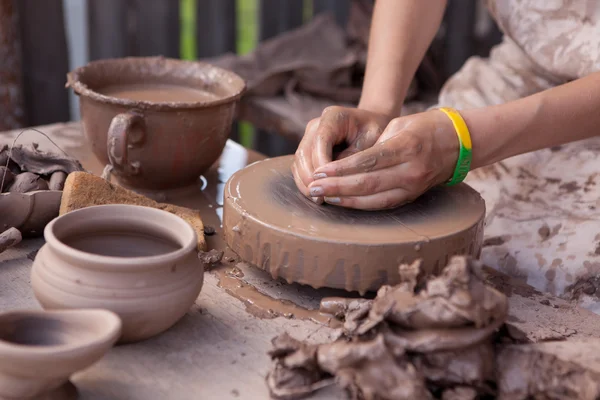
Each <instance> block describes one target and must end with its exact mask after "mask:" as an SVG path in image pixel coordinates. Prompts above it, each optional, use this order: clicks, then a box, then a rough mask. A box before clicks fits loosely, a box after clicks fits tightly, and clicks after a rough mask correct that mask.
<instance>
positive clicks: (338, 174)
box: [296, 110, 459, 210]
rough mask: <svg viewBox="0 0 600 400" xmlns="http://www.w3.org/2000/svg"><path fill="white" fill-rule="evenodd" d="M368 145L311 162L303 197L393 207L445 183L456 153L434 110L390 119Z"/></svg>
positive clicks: (450, 131) (448, 126)
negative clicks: (309, 179)
mask: <svg viewBox="0 0 600 400" xmlns="http://www.w3.org/2000/svg"><path fill="white" fill-rule="evenodd" d="M370 144H372V147H371V146H369V147H370V148H368V149H366V150H363V151H360V152H358V153H356V154H353V155H350V156H348V157H346V158H344V159H341V160H337V161H333V162H329V163H325V164H324V163H323V161H325V160H321V159H318V158H317V161H318V162H319V166H318V167H316V168H315V170H314V176H315V178H316V179H315V180H314V181H313V182H311V183H310V184H309V185H308V190H309V195H310V196H312V197H316V196H324V197H325V202H327V203H330V204H334V205H339V206H343V207H349V208H357V209H364V210H375V209H385V208H393V207H397V206H399V205H402V204H404V203H407V202H410V201H413V200H414V199H416V198H417V197H418V196H420V195H421V194H422V193H423V192H425V191H427V190H428V189H429V188H431V187H433V186H435V185H438V184H441V183H443V182H446V181H448V180H449V179H450V178H451V176H452V174H453V172H454V168H455V167H456V162H457V160H458V153H459V142H458V138H457V136H456V133H455V130H454V127H453V125H452V122H451V121H450V119H449V118H448V117H447V116H446V115H445V114H444V113H443V112H441V111H438V110H433V111H427V112H424V113H420V114H415V115H411V116H407V117H401V118H396V119H394V120H392V121H391V122H390V123H389V125H388V126H387V128H386V129H385V131H384V132H383V133H382V134H381V135H378V137H377V139H376V141H374V143H372V141H369V145H370ZM321 146H322V145H321ZM304 151H306V150H304ZM301 155H302V153H300V157H298V156H297V158H296V159H297V160H298V159H300V160H302V157H301ZM313 165H315V164H314V161H313ZM309 170H310V168H307V171H309ZM303 173H306V172H304V171H303ZM303 182H304V180H303Z"/></svg>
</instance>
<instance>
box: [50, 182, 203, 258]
mask: <svg viewBox="0 0 600 400" xmlns="http://www.w3.org/2000/svg"><path fill="white" fill-rule="evenodd" d="M104 204H130V205H138V206H144V207H152V208H158V209H160V210H165V211H168V212H170V213H172V214H175V215H177V216H179V217H181V218H183V219H184V220H185V221H187V223H189V224H190V225H191V226H192V228H194V230H195V231H196V234H197V235H198V250H206V241H205V240H204V224H203V223H202V218H201V217H200V213H199V212H198V211H197V210H192V209H189V208H185V207H178V206H174V205H171V204H163V203H157V202H156V201H154V200H151V199H149V198H147V197H145V196H142V195H140V194H137V193H134V192H132V191H130V190H127V189H125V188H123V187H120V186H117V185H113V184H111V183H110V182H108V181H106V180H104V179H102V178H100V177H99V176H96V175H93V174H89V173H87V172H73V173H71V174H69V176H68V177H67V181H66V182H65V187H64V189H63V195H62V200H61V204H60V214H61V215H62V214H66V213H68V212H70V211H73V210H78V209H80V208H85V207H89V206H99V205H104Z"/></svg>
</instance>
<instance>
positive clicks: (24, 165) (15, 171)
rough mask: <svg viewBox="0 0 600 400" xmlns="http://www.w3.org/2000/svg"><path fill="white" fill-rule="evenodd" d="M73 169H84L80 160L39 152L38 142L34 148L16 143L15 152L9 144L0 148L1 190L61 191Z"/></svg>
mask: <svg viewBox="0 0 600 400" xmlns="http://www.w3.org/2000/svg"><path fill="white" fill-rule="evenodd" d="M7 165H8V167H7ZM74 171H83V167H82V166H81V164H80V163H79V161H77V160H75V159H72V158H68V157H62V156H59V155H56V154H52V153H47V152H43V151H40V150H39V149H38V145H37V144H36V143H33V144H32V146H31V148H27V147H23V146H15V147H13V149H12V151H10V149H9V146H8V145H3V146H1V147H0V185H2V187H1V188H0V189H1V192H9V193H28V192H32V191H35V190H62V189H63V186H64V184H65V180H66V178H67V175H68V174H70V173H71V172H74ZM2 180H4V183H3V184H2Z"/></svg>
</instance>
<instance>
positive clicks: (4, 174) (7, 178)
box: [0, 165, 15, 193]
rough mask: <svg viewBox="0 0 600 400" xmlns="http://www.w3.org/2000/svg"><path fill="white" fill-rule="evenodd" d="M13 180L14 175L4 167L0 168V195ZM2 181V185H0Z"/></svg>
mask: <svg viewBox="0 0 600 400" xmlns="http://www.w3.org/2000/svg"><path fill="white" fill-rule="evenodd" d="M14 180H15V174H13V173H12V171H11V170H9V169H8V168H7V167H5V166H4V165H2V166H0V193H2V192H6V191H8V188H9V187H10V184H11V183H13V181H14ZM3 181H4V183H2V182H3Z"/></svg>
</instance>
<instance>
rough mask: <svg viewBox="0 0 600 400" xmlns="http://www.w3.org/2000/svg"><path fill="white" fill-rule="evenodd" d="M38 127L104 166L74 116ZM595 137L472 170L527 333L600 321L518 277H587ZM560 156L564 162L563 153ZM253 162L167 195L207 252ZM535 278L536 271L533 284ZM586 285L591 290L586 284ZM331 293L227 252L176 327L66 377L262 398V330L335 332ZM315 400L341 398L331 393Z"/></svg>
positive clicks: (234, 149) (9, 275)
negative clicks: (327, 312)
mask: <svg viewBox="0 0 600 400" xmlns="http://www.w3.org/2000/svg"><path fill="white" fill-rule="evenodd" d="M39 129H40V130H42V131H43V132H45V133H47V134H49V135H50V137H51V138H52V139H53V140H54V141H55V142H56V143H57V144H58V145H59V146H60V147H61V148H63V149H64V150H65V151H66V152H67V153H69V154H70V155H72V156H73V157H76V158H78V159H79V160H80V161H81V162H82V164H83V165H84V167H85V168H86V169H87V170H89V171H91V172H94V173H97V174H99V173H100V172H101V170H102V167H103V166H102V165H100V164H99V162H98V161H97V160H96V159H95V157H94V156H93V155H92V154H91V153H90V151H89V149H88V148H87V146H86V143H85V139H84V137H83V134H82V132H81V129H80V125H79V124H77V123H69V124H57V125H50V126H44V127H39ZM17 133H18V132H17V131H12V132H4V133H0V144H3V143H7V142H11V141H12V138H14V137H15V136H16V134H17ZM32 142H37V143H39V145H40V148H41V149H43V150H52V147H53V146H52V145H51V144H50V143H49V142H48V141H47V140H46V139H44V138H43V137H41V136H40V135H39V134H36V133H34V132H32V131H28V132H27V133H25V134H24V135H23V136H21V139H20V140H19V142H18V143H21V144H27V143H32ZM595 143H596V144H595V147H594V146H592V145H591V144H589V143H588V144H585V143H584V144H575V145H574V147H570V148H567V149H565V153H564V154H562V153H561V152H557V151H551V150H546V151H543V152H541V153H534V154H532V155H528V156H523V157H521V158H515V159H512V160H508V161H507V162H505V163H504V164H498V165H495V166H492V167H490V168H487V169H483V170H480V171H477V172H476V173H474V174H472V176H471V177H470V178H469V181H470V183H471V184H472V185H473V186H474V187H475V188H476V189H478V190H480V191H481V192H482V195H483V197H484V199H485V200H486V204H487V207H488V216H487V226H486V237H487V239H488V240H487V246H486V247H485V248H484V251H483V254H482V258H483V260H484V261H485V262H486V263H487V264H488V265H490V266H491V267H494V268H496V269H499V270H503V271H505V272H508V273H509V274H511V273H512V274H513V275H515V276H516V277H517V280H516V281H515V282H512V283H507V282H508V281H504V280H502V281H501V282H499V283H498V285H497V286H498V287H504V288H505V289H506V290H505V292H506V293H507V294H508V295H509V303H510V307H511V317H509V321H512V322H513V323H514V324H516V325H517V326H519V327H520V328H521V329H523V331H525V332H528V333H530V334H531V335H532V337H534V339H535V338H538V339H540V340H541V339H544V338H545V339H548V338H557V339H558V338H576V337H589V336H594V335H596V332H598V328H597V327H599V326H600V323H598V321H599V320H600V317H598V316H596V315H594V314H591V313H590V312H589V311H587V310H583V309H581V308H578V307H575V306H574V305H573V304H571V303H569V302H566V301H563V300H558V299H556V298H554V297H546V295H543V294H541V293H538V292H534V291H532V290H531V288H529V287H528V286H527V285H524V283H525V282H529V283H533V284H534V286H537V287H538V289H541V290H545V289H553V290H554V292H555V293H556V292H557V288H558V286H554V287H552V286H548V285H547V284H545V282H548V281H551V280H549V278H551V277H553V276H552V275H551V274H550V273H548V272H547V271H555V277H560V278H561V279H562V277H564V276H568V275H566V274H567V273H571V274H572V279H575V276H576V275H573V273H574V272H576V271H580V273H581V274H584V273H585V274H588V275H582V276H585V277H586V278H581V279H585V282H588V281H590V285H593V284H594V283H595V281H594V279H593V278H594V277H595V276H596V274H597V271H599V270H600V269H598V267H596V266H597V265H600V256H598V255H597V254H596V253H597V251H596V246H597V242H598V240H599V239H598V237H600V236H596V234H595V233H594V230H593V229H592V228H593V226H596V225H597V224H596V220H597V211H596V208H595V204H596V203H597V202H598V201H600V200H598V199H599V198H600V196H598V193H597V189H596V186H595V181H594V179H595V176H596V175H595V174H596V173H595V172H594V169H593V163H592V162H593V160H594V159H595V154H597V150H600V141H597V142H595ZM577 146H579V147H577ZM595 151H596V153H594V152H595ZM567 156H571V157H573V158H572V159H571V160H566V158H567ZM261 158H263V157H262V156H261V155H259V154H257V153H255V152H252V151H247V150H245V149H244V148H243V147H241V146H239V145H237V144H235V143H233V142H229V143H228V144H227V147H226V149H225V151H224V152H223V155H222V157H221V160H220V163H219V164H218V165H215V166H214V167H213V168H212V169H211V170H210V171H209V172H208V173H207V174H206V187H205V188H204V190H202V191H200V190H198V192H197V193H195V194H194V195H192V196H188V197H182V198H176V199H170V200H169V201H171V202H173V203H175V204H180V205H184V206H189V207H194V208H197V209H200V210H201V212H202V216H203V220H204V222H205V224H206V225H209V226H212V227H214V228H215V231H216V233H215V235H213V236H209V237H207V242H208V246H209V248H217V249H224V248H225V245H224V243H223V240H222V239H221V233H222V232H221V229H220V218H219V215H220V214H221V212H222V207H221V206H222V195H223V188H224V182H225V181H226V180H227V179H228V177H229V176H230V175H231V174H232V173H233V172H234V171H236V170H238V169H240V168H243V167H244V166H245V165H247V164H249V163H252V162H254V161H257V160H259V159H261ZM561 165H564V166H565V168H561ZM590 182H593V183H590ZM563 198H564V202H562V200H561V199H563ZM0 212H1V210H0ZM579 228H581V229H579ZM596 228H597V227H596ZM579 239H581V240H579ZM582 240H583V241H582ZM43 243H44V241H43V239H30V240H25V241H24V242H22V243H21V244H20V245H19V246H17V247H16V248H12V249H9V250H8V251H5V252H4V253H1V254H0V311H4V310H9V309H23V308H36V309H37V308H39V305H38V304H37V302H36V301H35V299H34V297H33V293H32V291H31V287H30V280H29V276H30V270H31V265H32V262H33V259H34V257H35V254H36V252H37V250H39V248H40V247H41V246H42V245H43ZM595 257H599V258H598V261H594V258H595ZM557 260H558V261H557ZM570 261H573V262H572V263H571V262H570ZM523 271H525V272H523ZM540 276H542V277H543V278H544V279H541V280H540V282H542V283H541V284H539V282H538V280H537V279H538V278H539V277H540ZM565 279H566V278H565ZM555 281H556V279H555ZM519 285H521V286H519ZM523 285H524V286H523ZM594 287H595V286H594ZM586 288H587V286H586ZM586 293H592V294H591V295H589V294H586V296H588V297H589V298H593V296H594V292H593V291H592V290H591V289H589V288H588V289H586ZM339 294H340V292H339V291H332V290H314V289H311V288H308V287H302V286H299V285H287V284H284V283H281V282H278V281H274V280H273V279H271V278H270V277H269V276H267V275H266V274H265V273H263V272H262V271H259V270H257V269H255V268H252V267H249V266H247V265H245V264H244V263H240V262H238V260H236V258H235V256H234V255H233V254H231V253H229V252H226V259H225V260H224V262H223V263H222V265H220V266H219V267H218V268H216V269H215V270H213V271H211V272H210V273H207V274H206V275H205V285H204V288H203V289H202V292H201V293H200V296H199V297H198V299H197V301H196V303H195V304H194V305H193V306H192V308H191V309H190V311H189V312H188V314H187V315H186V316H185V317H184V318H183V319H182V320H181V321H180V322H179V323H178V324H176V325H175V326H174V327H173V328H172V329H170V330H169V331H167V332H165V333H164V334H162V335H160V336H158V337H156V338H153V339H150V340H147V341H144V342H141V343H137V344H132V345H124V346H118V347H116V348H114V349H112V350H111V351H110V352H109V353H108V354H107V356H106V357H105V358H103V359H102V360H101V361H100V362H99V363H97V364H95V365H94V366H92V367H91V368H89V369H87V370H85V371H83V372H81V373H79V374H78V375H76V376H75V378H74V382H75V383H76V384H77V386H78V387H79V390H80V395H81V397H80V398H81V399H84V400H85V399H132V400H135V399H144V400H153V399H178V400H179V399H183V400H186V399H213V398H218V399H229V398H231V399H235V398H241V399H266V398H268V392H267V388H266V385H265V384H264V377H265V375H266V373H267V371H268V369H269V366H270V361H269V358H268V356H267V351H268V350H269V349H270V348H271V344H270V341H271V338H273V337H274V336H276V335H277V334H279V333H282V332H284V331H288V332H290V333H291V334H292V335H293V336H294V337H296V338H298V339H305V338H309V339H311V340H315V341H326V340H328V339H329V338H330V337H331V336H332V335H333V333H334V331H333V330H332V329H331V328H329V327H328V326H327V325H326V323H327V320H326V318H324V317H323V316H320V315H319V314H318V313H315V312H312V311H309V310H314V309H316V308H318V303H319V301H320V299H321V298H322V297H324V296H328V295H339ZM589 304H594V303H593V302H590V303H589ZM591 308H593V307H591ZM536 335H537V336H536ZM313 398H316V399H318V398H328V399H331V398H344V396H343V395H342V394H341V393H340V392H339V391H335V390H329V391H324V392H322V393H319V394H318V395H317V396H314V397H313Z"/></svg>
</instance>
